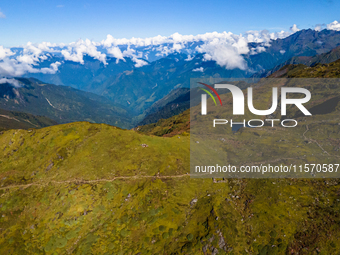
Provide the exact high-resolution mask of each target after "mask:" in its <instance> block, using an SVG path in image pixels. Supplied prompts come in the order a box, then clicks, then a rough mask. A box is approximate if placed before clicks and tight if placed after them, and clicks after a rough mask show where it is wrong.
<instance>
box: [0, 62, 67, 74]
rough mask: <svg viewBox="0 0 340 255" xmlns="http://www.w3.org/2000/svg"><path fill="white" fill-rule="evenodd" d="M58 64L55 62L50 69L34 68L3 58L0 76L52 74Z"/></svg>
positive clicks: (0, 64) (24, 63) (0, 63)
mask: <svg viewBox="0 0 340 255" xmlns="http://www.w3.org/2000/svg"><path fill="white" fill-rule="evenodd" d="M60 64H61V63H60V62H55V63H52V64H51V65H50V67H45V68H41V69H39V68H34V66H33V65H32V64H29V63H26V62H20V61H18V60H17V59H10V58H5V59H3V60H2V61H1V62H0V75H2V76H11V77H12V76H22V75H24V74H25V73H44V74H54V73H56V72H57V71H58V67H59V66H60Z"/></svg>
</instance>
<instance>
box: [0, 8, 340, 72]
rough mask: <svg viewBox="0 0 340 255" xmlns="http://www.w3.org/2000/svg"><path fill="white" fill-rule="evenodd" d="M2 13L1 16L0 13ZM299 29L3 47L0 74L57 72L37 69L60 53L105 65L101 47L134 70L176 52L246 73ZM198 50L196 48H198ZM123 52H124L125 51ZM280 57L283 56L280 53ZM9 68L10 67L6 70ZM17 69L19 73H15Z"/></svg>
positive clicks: (319, 27)
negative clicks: (250, 58) (252, 60)
mask: <svg viewBox="0 0 340 255" xmlns="http://www.w3.org/2000/svg"><path fill="white" fill-rule="evenodd" d="M0 13H1V12H0ZM324 28H327V29H331V30H337V31H340V23H339V21H333V22H331V23H330V24H325V25H316V26H315V30H316V31H320V30H322V29H324ZM299 30H300V29H299V28H298V27H297V25H296V24H294V25H293V26H292V27H291V28H290V29H289V30H288V31H283V30H282V31H279V32H269V31H268V30H261V31H247V32H246V33H244V34H239V35H238V34H233V33H231V32H222V33H218V32H211V33H205V34H198V35H181V34H179V33H174V34H172V35H170V36H160V35H158V36H155V37H149V38H134V37H133V38H131V39H126V38H121V39H117V38H114V37H113V36H112V35H107V37H106V39H105V40H102V41H101V42H94V41H90V40H88V39H86V40H85V41H84V40H79V41H77V42H73V43H70V44H67V45H65V44H52V43H49V42H43V43H40V44H32V43H30V42H29V43H27V44H26V45H24V46H22V48H23V50H22V51H17V50H14V49H12V50H11V49H10V48H4V47H3V46H0V68H1V70H0V74H1V73H9V74H10V75H14V74H15V75H19V74H22V73H26V72H47V73H48V72H56V71H57V70H58V67H59V65H60V64H58V63H59V62H58V63H54V64H52V65H51V66H50V67H48V68H42V69H39V68H37V65H38V64H39V63H40V62H41V61H43V60H46V59H48V56H50V55H49V54H48V53H60V54H61V56H63V57H64V59H65V60H71V61H75V62H78V63H81V64H84V55H86V54H87V55H89V56H91V57H93V58H95V59H97V60H99V61H101V62H102V63H104V64H105V65H106V64H107V62H106V54H105V53H103V52H102V51H101V50H99V49H98V47H99V46H100V47H103V48H105V49H106V52H107V54H108V55H110V56H113V57H115V58H116V59H117V60H116V62H117V63H118V62H119V60H122V61H125V59H124V58H131V59H132V61H134V62H135V67H141V66H143V65H147V64H148V62H147V61H145V60H146V59H148V57H149V58H150V59H151V58H154V57H155V56H158V57H161V56H167V55H169V54H172V53H174V52H180V53H185V54H189V55H188V57H187V59H185V60H186V61H190V60H192V59H194V56H195V54H196V53H203V54H204V55H203V56H204V60H206V61H207V60H214V61H216V62H217V64H218V65H220V66H223V67H225V68H227V69H233V68H240V69H246V68H247V65H246V62H245V60H244V58H243V55H246V54H251V55H254V54H258V53H261V52H263V51H265V50H266V47H268V46H270V44H271V41H272V40H275V39H278V38H280V39H283V38H285V37H287V36H289V35H291V34H293V33H295V32H297V31H299ZM252 42H254V43H258V45H257V46H255V47H253V48H251V49H249V47H248V45H249V43H252ZM195 46H196V47H195ZM122 48H124V49H125V50H122ZM281 54H284V53H283V51H281ZM6 65H8V66H6ZM16 68H17V70H16Z"/></svg>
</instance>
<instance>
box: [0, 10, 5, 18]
mask: <svg viewBox="0 0 340 255" xmlns="http://www.w3.org/2000/svg"><path fill="white" fill-rule="evenodd" d="M5 18H6V15H5V14H4V13H3V12H2V11H1V10H0V19H5Z"/></svg>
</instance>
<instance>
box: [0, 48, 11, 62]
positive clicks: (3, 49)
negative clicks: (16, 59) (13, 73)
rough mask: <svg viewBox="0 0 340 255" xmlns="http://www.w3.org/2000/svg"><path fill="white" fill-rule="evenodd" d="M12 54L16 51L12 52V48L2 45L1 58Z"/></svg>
mask: <svg viewBox="0 0 340 255" xmlns="http://www.w3.org/2000/svg"><path fill="white" fill-rule="evenodd" d="M12 55H14V52H12V51H11V49H8V48H4V47H3V46H0V60H1V59H4V58H6V57H9V56H12Z"/></svg>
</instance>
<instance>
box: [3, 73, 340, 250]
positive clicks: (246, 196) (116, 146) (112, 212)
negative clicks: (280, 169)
mask: <svg viewBox="0 0 340 255" xmlns="http://www.w3.org/2000/svg"><path fill="white" fill-rule="evenodd" d="M294 68H295V67H293V68H291V69H289V70H294ZM298 68H300V67H298ZM315 68H319V67H315ZM298 70H306V72H307V70H308V71H309V73H310V74H313V71H315V70H316V69H315V70H314V69H313V68H312V69H295V71H296V72H294V73H298ZM281 71H282V70H281ZM281 73H283V72H281ZM282 75H285V74H282ZM314 89H315V90H313V92H312V93H313V95H314V94H315V95H316V96H315V97H314V96H313V100H312V101H311V102H310V103H309V104H308V105H307V108H308V109H313V107H314V109H316V108H315V106H322V107H319V108H320V109H326V110H325V111H322V112H315V114H313V116H312V117H311V119H309V120H303V119H301V117H298V116H297V118H300V119H299V120H301V126H299V128H298V130H297V131H298V132H289V131H284V130H282V129H279V128H277V129H271V130H270V132H269V130H267V129H266V128H267V127H264V128H263V129H261V130H256V131H255V130H254V129H247V128H245V129H241V130H240V131H239V132H237V133H235V134H233V133H231V132H229V133H226V134H225V135H226V136H225V141H227V142H226V144H225V146H226V149H228V148H229V147H228V146H234V147H235V146H236V148H237V151H235V153H234V154H233V157H232V158H233V159H234V160H239V162H238V163H240V162H253V163H254V162H255V163H256V162H257V163H258V162H259V161H261V157H263V155H261V152H263V151H265V149H264V146H265V145H266V144H270V143H271V142H272V141H271V140H270V139H276V140H275V141H276V142H277V144H279V146H278V150H280V152H284V153H286V154H293V155H295V157H296V156H299V155H300V154H302V153H304V154H305V155H306V157H305V158H304V159H303V160H304V161H306V162H308V161H313V160H314V159H315V158H316V159H318V160H319V159H322V157H323V158H328V159H331V160H333V161H334V162H336V161H337V160H338V159H340V158H339V157H340V155H339V150H340V148H339V144H340V140H339V137H340V133H339V132H340V129H339V123H340V120H339V115H340V114H339V112H340V108H339V107H340V105H339V102H338V101H336V100H334V98H335V99H336V98H337V96H338V94H337V93H339V91H338V87H333V90H326V89H323V88H314ZM264 91H265V88H264V87H260V88H258V89H257V90H256V91H254V95H255V92H256V93H264ZM264 95H265V98H268V97H269V93H268V95H267V94H264ZM222 97H223V102H226V103H227V104H228V103H231V101H230V100H231V99H230V95H229V94H224V95H222ZM228 97H229V99H228ZM329 100H333V101H334V102H333V101H332V102H331V103H332V104H333V105H334V107H331V109H330V108H327V107H325V106H324V105H326V106H328V105H329V103H330V101H329ZM209 103H211V102H209ZM263 104H265V100H264V101H263V102H261V106H263ZM257 106H258V105H257ZM209 107H210V105H209ZM192 110H193V111H197V110H198V109H195V108H194V109H192ZM290 114H291V115H292V116H295V115H296V112H294V111H293V110H292V111H291V112H290ZM249 116H250V115H249V113H247V117H249ZM278 117H279V116H278ZM320 123H322V124H320ZM188 124H189V111H186V112H184V113H183V114H180V115H178V116H174V117H172V118H170V119H166V120H161V121H159V122H158V123H157V124H150V125H147V126H143V127H139V129H138V132H136V131H134V130H123V129H119V128H116V127H113V126H109V125H105V124H92V123H88V122H75V123H70V124H63V125H56V126H51V127H46V128H42V129H30V130H8V131H5V132H1V133H0V151H1V152H2V153H1V154H0V251H1V252H2V253H3V254H107V255H108V254H325V255H326V254H327V255H328V254H338V253H339V251H340V243H339V242H338V240H339V239H340V232H339V228H340V221H339V216H340V215H339V213H340V182H339V179H322V178H321V179H287V178H282V179H226V180H223V179H211V178H207V179H195V178H191V177H190V174H188V172H189V171H190V170H189V164H190V159H189V155H190V154H189V150H190V143H189V140H190V136H189V135H188V133H189V126H188ZM321 126H322V129H320V128H321ZM165 136H168V137H165ZM219 142H220V141H219ZM221 142H222V141H221ZM292 144H294V145H296V146H298V147H294V149H289V148H291V145H292ZM229 149H230V148H229ZM269 149H271V150H267V151H268V153H271V152H273V151H274V150H273V148H269ZM265 152H266V151H265ZM276 154H277V153H276ZM279 155H280V154H279ZM282 155H283V154H282ZM282 157H283V156H282ZM289 160H290V159H289ZM236 163H237V162H236Z"/></svg>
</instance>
